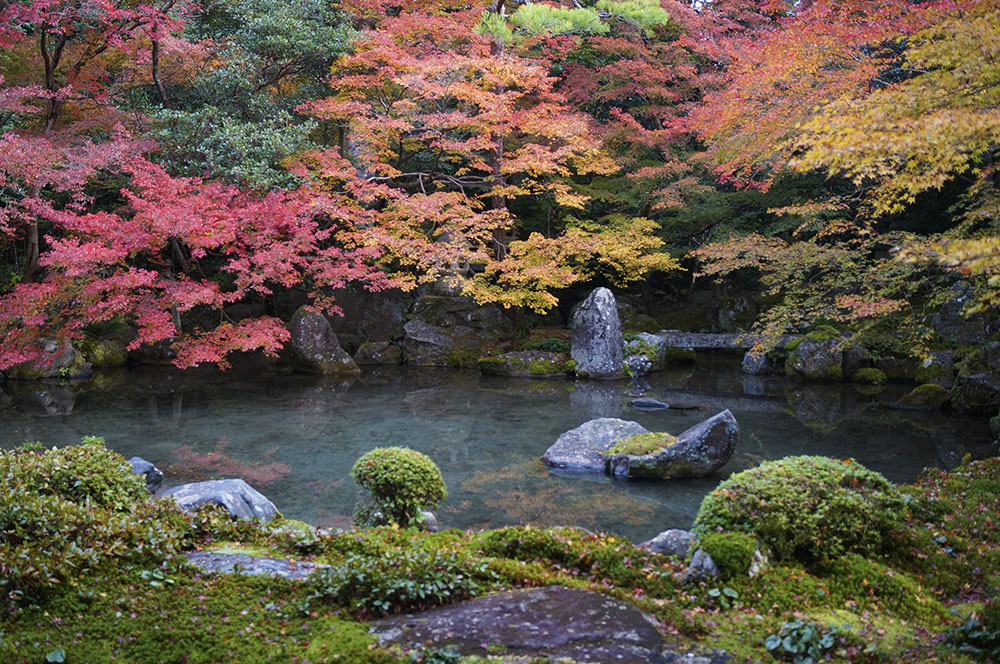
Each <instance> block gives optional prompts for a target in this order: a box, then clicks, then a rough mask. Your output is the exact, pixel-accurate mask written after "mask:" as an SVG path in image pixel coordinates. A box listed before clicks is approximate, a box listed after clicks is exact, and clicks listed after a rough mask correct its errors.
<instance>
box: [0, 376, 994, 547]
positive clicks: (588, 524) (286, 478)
mask: <svg viewBox="0 0 1000 664" xmlns="http://www.w3.org/2000/svg"><path fill="white" fill-rule="evenodd" d="M909 389H910V388H909V387H908V386H905V385H890V386H888V387H887V388H886V389H885V390H884V391H882V392H880V393H878V394H862V393H861V392H859V391H858V390H856V389H854V387H853V386H851V385H846V384H844V385H840V384H838V385H803V384H797V383H790V382H787V381H785V379H784V378H782V377H780V376H746V375H744V374H742V373H740V371H739V363H738V359H737V358H729V357H717V358H716V357H710V358H707V359H704V360H703V361H700V362H699V364H697V365H695V366H693V367H685V368H683V369H674V370H671V371H667V372H663V373H658V374H652V375H650V376H647V377H646V378H645V380H644V381H643V382H640V383H628V382H620V383H593V382H585V381H579V382H575V381H572V380H538V379H529V380H525V379H509V378H500V377H481V376H479V375H478V374H477V373H474V372H455V371H447V370H428V369H421V370H413V371H408V370H405V369H402V368H399V367H378V368H374V369H372V370H371V371H368V372H366V373H364V374H362V375H361V376H359V377H358V378H357V379H356V380H349V381H346V382H344V381H338V380H329V379H324V378H322V377H315V376H299V375H284V374H282V373H280V372H275V371H272V370H271V369H270V368H268V367H267V366H265V365H260V366H256V367H244V368H241V369H233V370H231V371H229V372H226V373H220V372H218V371H216V370H212V369H202V370H193V371H187V372H180V371H175V370H172V369H169V368H143V369H137V370H133V371H116V372H98V373H96V374H95V376H94V378H93V379H92V380H89V381H86V382H81V383H75V384H64V383H60V382H58V381H56V382H51V383H49V382H46V383H14V382H9V381H8V382H6V383H2V384H0V390H2V393H0V423H2V424H3V438H2V439H0V444H2V445H4V446H7V447H10V446H13V445H16V444H19V443H21V442H23V441H25V440H41V441H44V442H46V443H52V444H59V445H63V444H69V443H73V442H77V441H79V439H80V438H81V437H82V436H84V435H89V434H95V435H101V436H104V437H105V438H106V439H107V441H108V444H109V445H110V446H112V447H113V448H115V449H117V450H119V451H120V452H122V453H123V454H125V455H126V456H131V455H139V456H143V457H145V458H147V459H149V460H151V461H153V462H155V463H156V464H157V465H159V466H160V468H162V469H163V470H164V471H165V472H166V474H167V482H168V484H169V483H174V484H176V483H180V482H185V481H192V480H196V479H205V478H209V477H217V476H240V477H243V478H245V479H246V480H247V481H249V482H251V483H252V484H254V485H255V486H258V488H260V489H261V490H262V491H263V492H264V493H265V494H267V495H268V496H269V497H271V498H272V499H273V500H274V501H275V503H276V504H277V505H278V507H279V509H280V510H281V511H282V512H283V513H284V514H285V515H286V516H289V517H294V518H301V519H305V520H307V521H310V522H312V523H317V524H321V525H328V526H344V525H347V524H348V523H349V522H350V516H351V512H352V511H353V504H354V500H355V488H354V485H353V483H352V481H351V480H350V469H351V466H352V464H353V463H354V460H355V459H357V458H358V457H359V456H360V455H361V454H363V453H364V452H366V451H367V450H369V449H371V448H372V447H376V446H379V445H409V446H411V447H413V448H415V449H418V450H420V451H422V452H425V453H427V454H429V455H430V456H431V457H432V458H433V459H434V460H435V461H436V462H437V463H438V465H439V466H441V469H442V472H443V474H444V476H445V480H446V481H447V483H448V487H449V492H450V496H449V499H448V500H447V502H446V503H445V504H444V505H443V506H442V509H441V517H442V521H443V522H444V524H446V525H454V526H458V527H495V526H499V525H505V524H515V523H533V524H537V525H575V526H582V527H584V528H589V529H592V530H598V529H600V530H608V531H612V532H615V533H620V534H622V535H625V536H628V537H630V538H632V539H645V538H647V537H650V536H652V535H653V534H655V533H657V532H659V531H661V530H664V529H666V528H670V527H686V526H689V525H690V523H691V521H692V519H693V518H694V514H695V512H696V511H697V507H698V504H699V503H700V502H701V499H702V497H703V496H704V495H705V493H707V492H708V491H710V490H711V489H712V488H714V487H715V485H716V484H717V483H718V481H719V480H720V479H722V478H723V477H725V476H726V475H727V474H729V473H732V472H736V471H739V470H743V469H746V468H750V467H753V466H755V465H757V464H759V463H760V462H761V461H763V460H765V459H774V458H779V457H782V456H785V455H789V454H826V455H831V456H836V457H855V458H857V459H858V460H859V461H860V462H862V463H864V464H865V465H867V466H869V467H871V468H874V469H876V470H878V471H880V472H882V473H884V474H886V475H887V476H888V477H890V479H893V480H895V481H909V480H912V479H913V478H915V477H916V475H917V474H918V473H919V472H920V470H921V469H922V468H924V467H925V466H929V465H937V466H945V467H951V466H954V465H956V464H957V463H959V462H960V461H961V459H962V457H963V456H964V455H965V454H972V455H974V456H982V455H985V454H989V453H993V452H995V449H994V448H993V446H992V444H991V443H990V442H989V441H990V439H991V436H990V434H989V430H988V426H987V423H986V421H985V419H983V420H980V419H970V418H963V417H950V416H948V415H945V414H942V413H914V412H902V411H893V410H889V409H887V408H885V407H884V406H883V405H882V404H884V403H891V402H892V401H895V400H898V399H899V398H900V396H902V394H905V393H906V392H907V391H908V390H909ZM637 396H648V397H651V398H655V399H658V400H660V401H665V402H667V403H669V404H673V405H684V406H693V407H695V408H694V409H693V410H679V409H678V410H674V409H670V410H664V411H656V412H641V411H637V410H635V409H633V408H631V407H630V406H629V402H630V401H631V399H633V398H635V397H637ZM723 408H729V409H730V410H732V411H733V412H734V414H735V415H736V417H737V419H738V420H739V422H740V425H741V429H742V435H741V440H740V445H739V448H738V450H737V454H736V456H735V457H734V459H733V460H732V461H731V462H730V463H729V464H728V465H727V466H726V468H725V472H723V473H720V474H718V475H716V476H714V477H712V478H707V479H700V480H673V481H669V482H650V481H646V482H617V481H611V480H609V479H607V478H602V477H591V478H588V479H589V480H590V481H584V480H581V479H578V478H566V477H558V476H555V475H550V474H549V473H548V472H547V471H546V470H545V469H544V467H542V465H541V464H540V462H539V461H538V458H539V457H540V456H541V454H542V452H544V451H545V449H546V447H548V446H549V445H550V444H551V443H552V442H554V441H555V439H556V437H557V436H558V435H559V434H560V433H562V432H563V431H566V430H567V429H570V428H573V427H575V426H578V425H579V424H580V423H582V422H583V421H585V420H588V419H591V418H594V417H622V418H625V419H632V420H636V421H638V422H640V423H641V424H642V425H643V426H645V427H647V428H648V429H651V430H659V431H670V432H673V433H677V432H680V431H681V430H683V429H685V428H687V427H689V426H691V425H692V424H694V423H696V422H698V421H699V420H700V419H702V418H704V417H705V416H707V415H709V414H712V413H714V412H717V411H718V410H721V409H723Z"/></svg>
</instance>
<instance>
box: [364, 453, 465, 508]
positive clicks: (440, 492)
mask: <svg viewBox="0 0 1000 664" xmlns="http://www.w3.org/2000/svg"><path fill="white" fill-rule="evenodd" d="M351 479H353V480H354V481H355V482H357V483H358V485H359V486H360V487H361V488H362V489H364V490H365V491H366V492H367V494H368V495H367V496H366V498H365V499H363V500H362V502H361V503H359V504H358V507H357V510H356V511H355V514H354V521H355V523H357V524H358V525H364V526H375V525H384V524H393V523H394V524H397V525H401V526H406V525H409V524H410V522H411V521H412V520H413V519H414V518H415V517H416V516H417V514H418V513H419V512H420V511H421V510H425V509H434V508H435V507H437V505H438V503H440V502H441V501H442V500H444V499H445V498H447V497H448V489H447V487H446V486H445V483H444V478H442V477H441V470H440V469H439V468H438V467H437V465H436V464H435V463H434V461H433V460H431V458H430V457H429V456H427V455H426V454H421V453H420V452H417V451H416V450H411V449H410V448H408V447H377V448H375V449H374V450H372V451H370V452H368V453H367V454H365V455H364V456H362V457H361V458H360V459H358V460H357V461H356V462H355V463H354V467H353V468H351Z"/></svg>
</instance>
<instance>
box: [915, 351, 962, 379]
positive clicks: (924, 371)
mask: <svg viewBox="0 0 1000 664" xmlns="http://www.w3.org/2000/svg"><path fill="white" fill-rule="evenodd" d="M915 378H916V379H917V382H918V383H924V384H926V383H933V384H934V385H940V386H941V387H944V388H951V386H952V385H954V384H955V354H954V353H952V352H951V351H950V350H940V351H937V352H934V353H931V354H930V356H929V357H927V358H925V359H924V361H923V362H921V363H920V366H919V367H917V372H916V375H915Z"/></svg>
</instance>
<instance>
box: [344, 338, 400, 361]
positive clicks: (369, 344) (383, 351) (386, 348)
mask: <svg viewBox="0 0 1000 664" xmlns="http://www.w3.org/2000/svg"><path fill="white" fill-rule="evenodd" d="M354 361H355V362H357V363H358V364H402V363H403V351H401V350H400V349H399V346H397V345H396V344H394V343H393V342H391V341H366V342H364V343H362V344H361V345H360V346H358V350H357V352H356V353H354Z"/></svg>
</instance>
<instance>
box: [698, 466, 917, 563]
mask: <svg viewBox="0 0 1000 664" xmlns="http://www.w3.org/2000/svg"><path fill="white" fill-rule="evenodd" d="M903 511H904V502H903V499H902V497H901V496H900V494H899V493H898V491H897V490H896V489H895V487H894V486H893V485H892V484H891V483H890V482H889V481H888V480H887V479H885V478H884V477H883V476H882V475H880V474H878V473H876V472H874V471H871V470H868V469H867V468H865V467H863V466H861V465H860V464H858V463H856V462H854V461H853V460H850V459H848V460H844V461H839V460H836V459H829V458H826V457H814V456H802V457H786V458H784V459H780V460H778V461H769V462H766V463H764V464H761V465H760V466H758V467H756V468H751V469H750V470H746V471H744V472H742V473H737V474H735V475H733V476H732V477H730V478H729V479H727V480H725V481H724V482H722V483H721V484H720V485H719V486H718V488H717V489H716V490H715V491H713V492H712V493H711V494H709V495H708V496H706V497H705V500H704V501H703V502H702V504H701V507H700V508H699V510H698V515H697V517H696V518H695V524H694V532H695V533H696V534H697V535H699V537H703V536H704V535H707V534H709V533H713V532H722V531H733V532H740V533H746V534H748V535H756V536H758V537H760V538H761V539H762V540H763V541H764V542H765V543H766V544H767V545H769V546H770V547H771V548H772V549H773V551H774V553H775V555H776V556H777V558H778V560H785V561H789V560H797V561H799V562H802V563H805V564H811V563H813V562H815V561H817V560H824V559H832V558H837V557H840V556H842V555H844V554H846V553H851V552H855V553H861V554H872V553H882V552H885V551H886V550H887V549H888V548H889V545H890V541H891V538H890V534H891V533H892V532H893V531H895V530H897V529H898V528H900V527H901V525H902V513H903Z"/></svg>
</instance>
